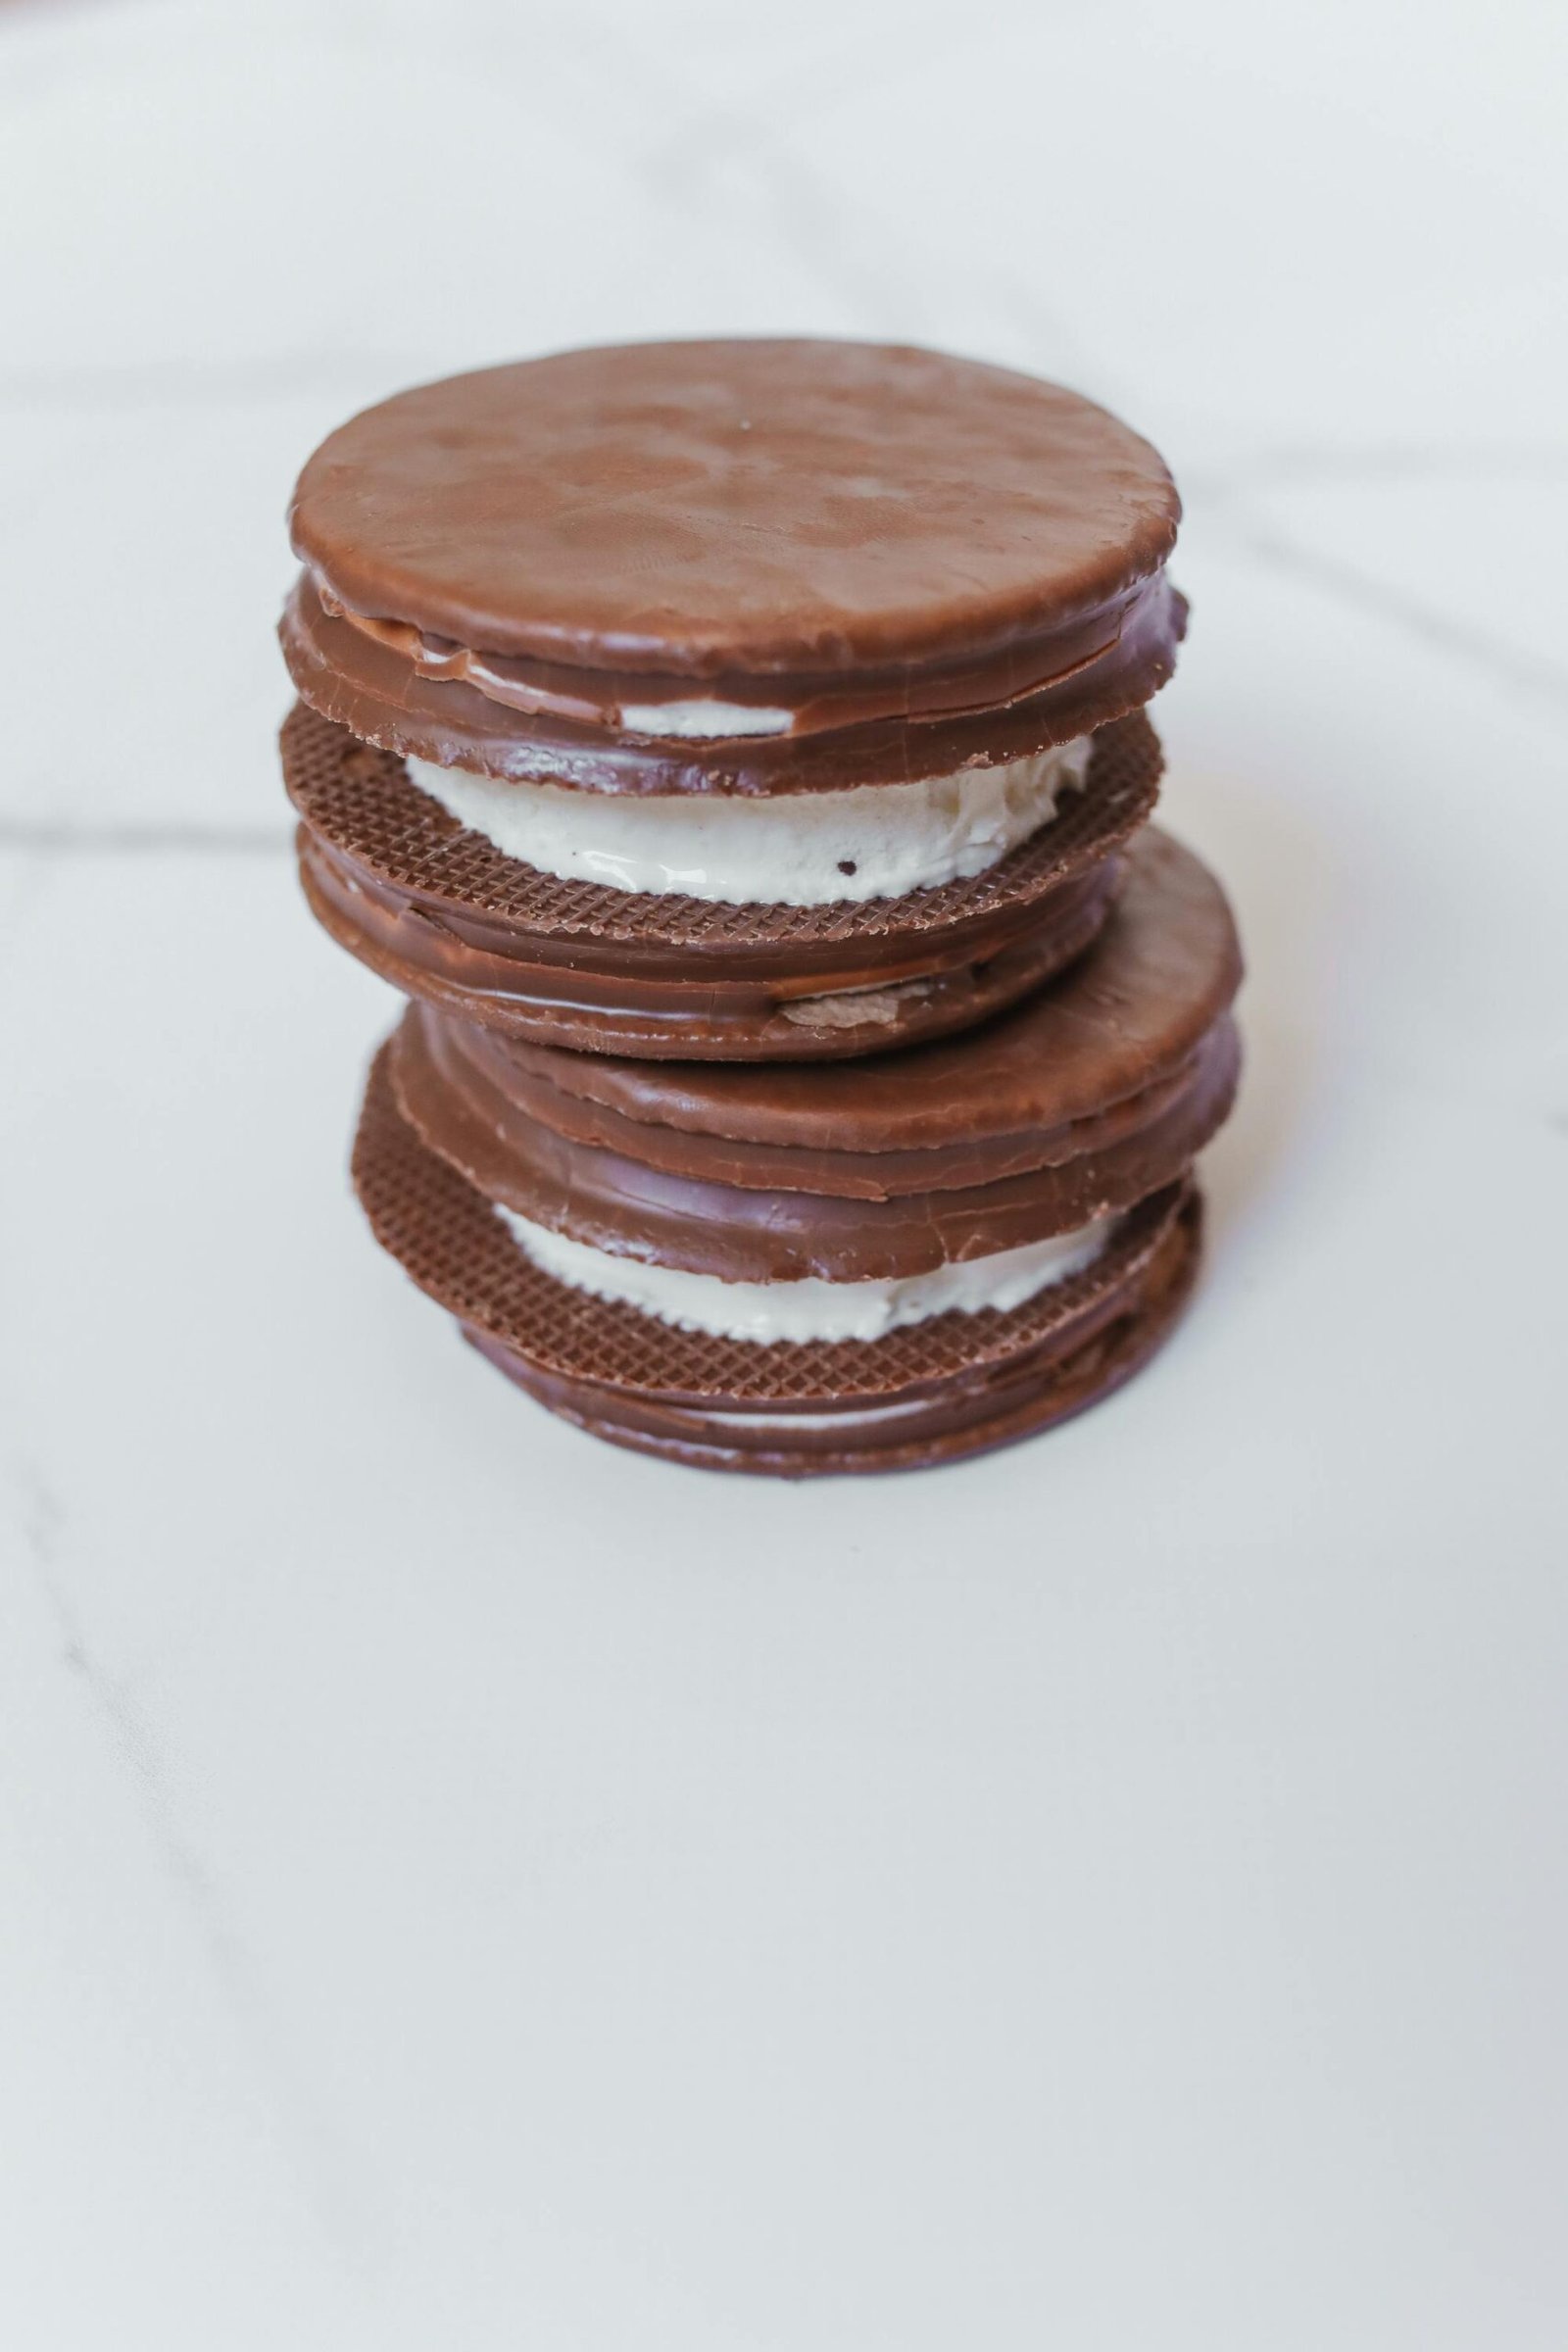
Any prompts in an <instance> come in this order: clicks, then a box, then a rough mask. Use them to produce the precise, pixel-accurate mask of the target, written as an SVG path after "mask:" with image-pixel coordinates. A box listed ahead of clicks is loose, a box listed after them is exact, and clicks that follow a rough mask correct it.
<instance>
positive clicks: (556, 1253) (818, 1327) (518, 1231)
mask: <svg viewBox="0 0 1568 2352" xmlns="http://www.w3.org/2000/svg"><path fill="white" fill-rule="evenodd" d="M501 1215H502V1216H503V1217H504V1218H505V1219H506V1221H507V1224H508V1225H509V1226H510V1228H511V1230H512V1232H513V1233H514V1234H515V1237H516V1240H517V1242H518V1244H519V1246H520V1247H521V1249H522V1250H523V1252H524V1253H525V1255H526V1256H528V1257H530V1258H531V1259H532V1260H533V1262H534V1264H535V1265H536V1266H540V1267H542V1268H543V1270H544V1271H545V1273H547V1274H553V1275H554V1276H555V1277H556V1279H557V1281H558V1282H564V1283H565V1284H567V1285H568V1286H569V1287H570V1288H571V1289H572V1290H574V1291H587V1292H588V1293H590V1294H591V1296H592V1297H593V1298H595V1299H614V1300H616V1301H618V1302H619V1303H620V1304H621V1305H623V1306H634V1307H637V1308H638V1309H639V1310H640V1311H641V1312H642V1313H643V1314H645V1315H652V1316H654V1317H655V1319H656V1320H657V1321H659V1322H661V1323H672V1324H674V1326H675V1327H676V1329H677V1330H679V1331H708V1332H712V1333H713V1334H714V1335H715V1336H716V1337H718V1338H720V1339H726V1340H755V1341H759V1342H760V1343H762V1344H764V1345H766V1344H771V1343H773V1342H776V1341H780V1340H786V1341H787V1340H879V1339H881V1338H882V1336H883V1334H884V1333H886V1332H890V1331H898V1330H900V1329H901V1328H902V1326H903V1325H905V1324H907V1323H924V1322H927V1321H929V1319H930V1318H931V1317H932V1316H933V1315H945V1314H950V1313H952V1312H954V1311H956V1312H958V1313H960V1314H966V1315H972V1314H978V1313H979V1312H980V1310H981V1309H982V1308H983V1307H988V1306H992V1307H996V1308H998V1309H999V1310H1000V1311H1001V1312H1002V1313H1004V1314H1005V1313H1006V1312H1007V1310H1008V1309H1009V1308H1011V1307H1015V1306H1022V1305H1023V1303H1024V1301H1025V1299H1032V1298H1034V1296H1035V1294H1036V1293H1037V1292H1038V1291H1043V1290H1046V1289H1049V1287H1050V1286H1051V1285H1052V1284H1053V1283H1057V1282H1065V1281H1066V1280H1067V1279H1068V1277H1069V1276H1071V1275H1073V1274H1081V1273H1082V1272H1083V1270H1084V1268H1085V1267H1086V1266H1088V1265H1091V1264H1092V1263H1093V1262H1094V1260H1095V1259H1096V1258H1097V1257H1098V1256H1099V1255H1100V1252H1101V1251H1102V1250H1103V1249H1104V1247H1105V1244H1106V1242H1107V1241H1108V1240H1109V1238H1110V1234H1111V1230H1112V1228H1113V1226H1114V1225H1115V1223H1116V1217H1115V1214H1114V1212H1107V1213H1106V1214H1104V1215H1103V1216H1099V1217H1096V1218H1095V1219H1094V1220H1093V1222H1092V1223H1090V1224H1088V1225H1079V1226H1077V1227H1075V1228H1074V1230H1073V1231H1072V1232H1071V1233H1055V1234H1051V1235H1050V1236H1048V1238H1047V1239H1046V1240H1045V1241H1041V1242H1025V1243H1024V1244H1023V1245H1022V1246H1021V1247H1020V1248H1019V1249H1016V1250H995V1251H994V1252H993V1253H992V1255H991V1256H989V1257H971V1258H966V1259H964V1260H963V1261H962V1262H961V1263H959V1264H955V1265H945V1266H936V1267H933V1268H932V1270H931V1271H930V1272H929V1273H927V1274H905V1275H899V1276H896V1277H890V1278H889V1279H887V1280H884V1281H875V1282H827V1281H824V1280H823V1279H822V1278H821V1277H820V1276H818V1275H806V1276H804V1277H802V1278H801V1279H799V1280H797V1281H792V1282H721V1281H720V1280H719V1279H718V1277H717V1276H716V1275H714V1274H692V1273H689V1272H687V1271H686V1270H685V1269H684V1268H682V1267H677V1266H650V1265H645V1264H644V1263H643V1262H642V1261H641V1260H640V1259H638V1258H633V1257H615V1256H613V1255H612V1253H611V1252H610V1251H609V1250H597V1249H595V1248H594V1247H593V1245H592V1244H591V1243H588V1242H574V1241H571V1240H569V1239H568V1238H567V1236H566V1235H564V1234H561V1233H553V1232H551V1231H550V1229H549V1228H548V1227H547V1226H544V1225H536V1224H534V1223H533V1221H532V1219H531V1218H528V1217H524V1216H519V1214H518V1213H517V1211H516V1210H515V1209H512V1208H505V1207H503V1208H502V1209H501Z"/></svg>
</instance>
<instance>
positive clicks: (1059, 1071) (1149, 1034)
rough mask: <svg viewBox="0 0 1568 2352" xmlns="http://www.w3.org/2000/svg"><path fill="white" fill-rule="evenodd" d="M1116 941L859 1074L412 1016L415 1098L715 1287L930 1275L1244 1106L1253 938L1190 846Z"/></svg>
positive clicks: (1152, 1176)
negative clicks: (662, 1058)
mask: <svg viewBox="0 0 1568 2352" xmlns="http://www.w3.org/2000/svg"><path fill="white" fill-rule="evenodd" d="M1128 862H1129V865H1130V867H1131V879H1130V881H1129V884H1128V887H1127V890H1126V892H1125V894H1124V897H1123V900H1122V903H1121V905H1120V907H1118V909H1117V911H1116V913H1115V914H1114V915H1113V916H1112V918H1111V920H1110V921H1109V923H1108V924H1107V925H1106V927H1105V930H1104V931H1103V934H1102V937H1101V939H1100V941H1099V942H1098V944H1097V945H1096V946H1095V947H1094V948H1093V949H1092V950H1091V951H1090V952H1089V954H1088V955H1087V956H1084V957H1083V958H1082V960H1081V961H1080V962H1079V963H1078V964H1077V965H1076V966H1075V967H1074V969H1073V970H1072V971H1071V972H1070V973H1069V974H1068V975H1067V976H1066V977H1065V978H1064V979H1062V980H1060V981H1058V982H1057V983H1056V984H1055V985H1054V987H1052V988H1050V989H1048V990H1045V991H1043V992H1041V993H1040V994H1038V995H1036V996H1035V997H1033V998H1031V999H1030V1000H1029V1001H1028V1002H1027V1003H1026V1004H1025V1005H1020V1006H1018V1007H1016V1008H1015V1009H1014V1010H1013V1011H1011V1012H1010V1013H1008V1014H1006V1015H1005V1016H1003V1017H1002V1018H1001V1019H999V1020H996V1021H994V1022H992V1023H990V1024H989V1025H988V1026H987V1027H985V1028H983V1029H981V1030H978V1031H976V1032H973V1033H971V1034H970V1035H968V1036H966V1037H964V1038H963V1039H962V1040H961V1041H951V1042H949V1041H944V1042H943V1043H940V1044H936V1045H928V1046H924V1047H919V1048H914V1049H910V1050H907V1051H905V1052H902V1053H898V1054H884V1055H878V1056H876V1057H874V1058H871V1059H868V1060H865V1061H862V1062H859V1063H858V1064H855V1065H853V1066H852V1065H844V1066H836V1067H835V1066H827V1067H810V1066H796V1067H789V1068H776V1069H760V1068H747V1067H738V1066H726V1067H722V1068H711V1067H708V1066H701V1065H680V1064H676V1063H660V1064H654V1065H650V1064H644V1063H638V1062H631V1061H613V1060H610V1059H608V1058H604V1057H588V1056H584V1055H578V1054H564V1053H560V1052H553V1051H550V1050H548V1049H540V1048H538V1047H532V1046H529V1045H526V1044H523V1043H519V1042H517V1041H515V1040H511V1039H507V1038H504V1037H501V1036H498V1035H496V1034H494V1033H491V1032H487V1031H485V1030H482V1029H480V1028H478V1027H477V1026H476V1025H474V1024H472V1023H468V1022H464V1021H457V1020H452V1019H450V1018H447V1017H445V1016H443V1015H441V1014H439V1013H437V1012H435V1011H434V1010H432V1009H431V1008H429V1007H426V1006H417V1007H414V1008H412V1009H411V1011H410V1013H409V1015H408V1016H407V1018H406V1019H405V1021H404V1024H403V1026H402V1027H401V1029H400V1030H399V1031H398V1033H397V1036H396V1038H395V1040H394V1042H393V1048H392V1054H391V1065H390V1066H391V1075H392V1081H393V1084H394V1087H395V1089H396V1092H397V1096H398V1100H399V1103H400V1107H401V1108H402V1110H403V1112H404V1114H405V1116H406V1117H407V1118H408V1119H410V1120H411V1121H412V1123H413V1125H414V1126H415V1127H416V1128H417V1131H418V1132H419V1134H420V1135H421V1137H422V1138H423V1140H424V1141H425V1142H426V1143H427V1144H428V1145H429V1146H430V1148H431V1149H432V1150H433V1151H435V1152H438V1153H439V1154H440V1155H441V1157H442V1158H443V1159H445V1160H447V1161H448V1162H449V1163H450V1164H451V1165H453V1166H454V1167H457V1168H460V1169H462V1170H463V1172H464V1173H465V1174H466V1176H468V1177H469V1178H470V1179H471V1180H472V1181H473V1183H474V1184H475V1185H476V1186H477V1187H478V1189H479V1190H480V1192H482V1193H483V1194H484V1195H486V1196H487V1197H488V1198H490V1199H492V1200H495V1201H504V1202H505V1203H506V1204H507V1205H509V1206H510V1207H513V1208H515V1209H516V1210H518V1211H519V1212H520V1213H521V1214H523V1215H524V1216H527V1217H529V1218H531V1219H533V1220H534V1221H535V1222H536V1223H540V1224H543V1225H546V1226H549V1227H552V1228H553V1229H555V1230H556V1231H558V1232H562V1233H565V1234H568V1235H569V1236H571V1238H573V1239H574V1240H577V1241H581V1242H587V1243H590V1244H591V1245H593V1246H594V1247H596V1248H599V1249H602V1250H610V1251H612V1252H614V1253H619V1254H624V1255H627V1256H631V1257H637V1258H646V1259H652V1260H653V1261H655V1262H657V1263H661V1264H664V1265H671V1266H679V1267H683V1268H685V1269H687V1270H688V1271H691V1272H694V1273H703V1274H711V1275H716V1276H717V1277H719V1278H720V1279H722V1280H730V1281H747V1282H768V1281H779V1280H790V1279H795V1278H798V1277H801V1276H804V1275H819V1276H822V1277H824V1278H826V1279H828V1280H839V1281H857V1280H869V1279H873V1278H875V1279H882V1278H887V1277H896V1276H904V1275H909V1274H916V1273H922V1272H926V1271H928V1270H930V1269H931V1268H933V1267H935V1266H939V1265H941V1264H943V1263H945V1262H954V1261H961V1260H965V1259H968V1258H973V1257H979V1256H984V1255H987V1254H989V1253H991V1252H992V1251H995V1250H1005V1249H1011V1248H1015V1247H1018V1246H1019V1245H1021V1244H1024V1243H1027V1242H1033V1241H1038V1240H1041V1239H1043V1238H1044V1237H1046V1236H1047V1235H1051V1234H1055V1233H1061V1232H1065V1231H1068V1230H1070V1229H1072V1228H1073V1227H1076V1226H1078V1225H1081V1224H1084V1223H1086V1222H1088V1221H1089V1220H1090V1219H1091V1218H1093V1217H1095V1216H1097V1215H1099V1214H1100V1213H1101V1212H1102V1211H1103V1210H1106V1209H1122V1208H1126V1207H1128V1206H1130V1205H1131V1204H1133V1203H1134V1202H1136V1201H1141V1200H1143V1199H1145V1198H1146V1197H1147V1196H1148V1195H1150V1194H1152V1193H1154V1192H1156V1191H1158V1190H1159V1189H1160V1188H1161V1187H1163V1186H1165V1185H1168V1184H1169V1183H1171V1182H1172V1181H1173V1180H1174V1179H1176V1178H1177V1177H1178V1176H1180V1174H1181V1173H1182V1171H1183V1170H1184V1169H1186V1168H1187V1167H1188V1166H1189V1165H1190V1164H1191V1162H1192V1159H1193V1157H1194V1156H1195V1154H1196V1153H1197V1152H1199V1151H1200V1150H1201V1147H1202V1145H1203V1144H1204V1143H1206V1142H1207V1140H1208V1138H1209V1137H1210V1136H1211V1135H1212V1134H1213V1132H1214V1130H1215V1129H1216V1128H1217V1127H1218V1126H1219V1124H1220V1122H1221V1121H1222V1120H1223V1118H1224V1117H1225V1115H1226V1112H1227V1111H1228V1109H1229V1107H1230V1103H1231V1100H1232V1097H1233V1094H1234V1091H1235V1085H1236V1077H1237V1071H1238V1066H1239V1047H1238V1042H1237V1037H1236V1032H1235V1027H1234V1024H1233V1023H1232V1021H1231V1019H1230V1017H1229V1010H1228V1008H1229V1005H1230V1003H1231V1000H1232V997H1233V996H1234V994H1235V991H1236V988H1237V986H1238V984H1239V981H1240V977H1241V959H1240V951H1239V948H1238V945H1237V941H1236V934H1235V928H1234V925H1233V923H1232V920H1231V916H1230V912H1229V908H1228V907H1227V906H1226V904H1225V900H1224V897H1223V894H1222V893H1221V892H1220V890H1219V888H1218V886H1217V884H1216V883H1215V882H1214V881H1213V880H1212V877H1211V876H1209V875H1208V874H1207V873H1206V871H1205V870H1204V868H1203V867H1202V866H1201V864H1200V863H1199V861H1198V859H1197V858H1194V857H1193V856H1192V855H1191V853H1190V852H1188V851H1185V850H1183V849H1181V848H1180V847H1179V846H1178V845H1177V844H1176V843H1175V842H1173V841H1171V840H1170V839H1169V838H1168V837H1165V836H1162V835H1160V834H1158V833H1155V832H1150V833H1146V834H1145V835H1144V836H1143V838H1142V839H1141V840H1140V841H1139V842H1138V843H1137V844H1136V845H1135V847H1134V849H1133V850H1132V851H1131V853H1130V855H1129V860H1128Z"/></svg>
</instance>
